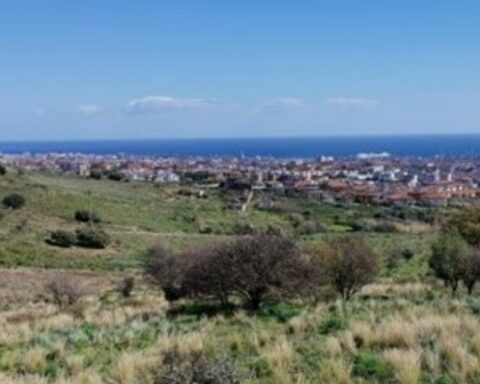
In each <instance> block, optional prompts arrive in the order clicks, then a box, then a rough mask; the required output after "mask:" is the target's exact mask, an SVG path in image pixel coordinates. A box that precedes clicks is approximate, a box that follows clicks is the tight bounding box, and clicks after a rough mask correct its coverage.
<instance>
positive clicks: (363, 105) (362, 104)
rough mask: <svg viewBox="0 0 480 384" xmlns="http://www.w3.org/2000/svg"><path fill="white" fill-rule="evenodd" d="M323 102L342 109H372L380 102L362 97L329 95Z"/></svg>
mask: <svg viewBox="0 0 480 384" xmlns="http://www.w3.org/2000/svg"><path fill="white" fill-rule="evenodd" d="M325 104H326V105H328V106H331V107H336V108H343V109H352V108H355V109H369V110H373V109H376V108H378V105H379V104H380V103H379V101H378V100H374V99H362V98H355V97H354V98H349V97H331V98H329V99H327V100H325Z"/></svg>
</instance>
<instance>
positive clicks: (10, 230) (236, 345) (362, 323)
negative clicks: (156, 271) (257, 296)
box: [0, 173, 480, 384]
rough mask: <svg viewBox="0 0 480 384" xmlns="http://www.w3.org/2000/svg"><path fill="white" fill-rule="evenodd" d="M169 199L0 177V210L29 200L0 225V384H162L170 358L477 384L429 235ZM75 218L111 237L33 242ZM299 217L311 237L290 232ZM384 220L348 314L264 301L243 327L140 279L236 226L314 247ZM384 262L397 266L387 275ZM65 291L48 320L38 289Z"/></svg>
mask: <svg viewBox="0 0 480 384" xmlns="http://www.w3.org/2000/svg"><path fill="white" fill-rule="evenodd" d="M181 188H182V187H179V186H154V185H151V184H147V183H133V182H131V183H125V182H114V181H108V180H89V179H82V178H77V177H73V176H72V177H59V176H54V175H45V174H40V173H26V174H22V175H13V174H9V175H7V176H4V177H2V178H0V196H3V195H6V194H8V193H11V192H18V193H20V194H22V195H24V196H25V198H26V201H27V203H26V205H25V206H24V207H23V208H21V209H19V210H3V211H2V214H3V216H2V219H1V220H0V265H1V269H0V383H5V384H10V383H12V384H13V383H15V384H17V383H32V384H33V383H35V384H40V383H42V384H43V383H76V384H100V383H118V384H130V383H132V384H137V383H138V384H143V383H145V384H148V383H151V384H156V383H162V384H163V383H167V381H159V380H160V379H159V376H158V372H160V371H161V370H162V369H163V368H164V367H165V365H166V364H167V362H166V359H165V356H168V353H169V352H171V351H172V350H174V351H177V352H179V353H181V354H183V355H186V356H188V355H195V354H196V353H198V354H200V353H201V355H202V356H204V357H205V359H206V360H207V361H208V362H209V363H210V364H213V365H215V364H217V366H222V364H224V365H225V364H227V363H225V362H228V365H229V366H233V368H234V370H235V371H236V372H237V374H238V376H239V377H240V380H241V381H240V382H242V383H249V384H254V383H255V384H275V383H280V384H282V383H332V384H336V383H339V384H341V383H379V384H380V383H400V384H416V383H425V384H426V383H432V384H447V383H478V382H480V319H479V315H480V301H479V300H478V299H477V297H476V295H475V294H474V295H473V296H467V295H466V293H465V292H464V290H463V289H462V290H460V291H459V292H457V293H456V294H454V295H452V294H450V293H449V292H448V291H447V290H446V289H445V288H444V287H443V286H442V284H441V283H439V281H437V280H436V279H434V278H433V277H431V276H430V274H429V273H428V267H427V261H426V260H427V257H428V255H429V252H430V243H431V241H432V239H433V237H434V236H435V233H436V231H437V228H436V227H435V226H433V225H430V224H426V223H425V222H424V221H420V220H418V219H416V216H415V215H414V214H413V213H412V212H407V214H408V215H407V218H405V217H404V218H402V219H395V218H394V216H393V215H392V212H391V211H390V210H388V209H386V208H382V211H381V212H380V211H379V210H380V208H378V207H370V206H362V205H355V204H342V205H336V206H334V205H328V204H322V203H316V202H312V201H307V200H303V199H289V200H288V201H290V203H291V204H294V207H292V206H289V208H288V209H281V210H280V209H275V210H264V209H262V210H261V209H256V208H254V207H253V206H252V207H251V208H249V209H248V210H247V211H246V212H238V211H235V210H232V209H229V208H228V202H227V201H226V198H225V196H223V195H222V194H221V193H220V192H219V191H207V195H208V197H207V198H198V197H195V196H185V195H184V194H179V193H178V192H179V190H180V189H181ZM263 198H265V196H262V195H260V196H256V199H257V200H260V199H263ZM280 201H281V202H284V200H283V199H280ZM292 202H293V203H292ZM79 209H93V210H94V211H95V212H96V213H98V214H99V216H100V217H101V219H102V222H101V224H100V225H101V226H102V228H103V229H104V230H105V231H106V232H108V233H109V234H110V235H111V236H112V239H113V242H112V244H111V245H109V246H108V247H107V248H106V249H102V250H91V249H85V248H80V247H72V248H65V249H64V248H59V247H53V246H51V245H48V244H47V243H46V242H45V239H47V238H48V236H49V233H50V231H52V230H57V229H70V230H74V229H76V228H79V227H81V226H85V225H86V224H81V223H78V222H76V221H75V220H74V212H75V211H76V210H79ZM299 215H301V216H302V220H307V219H308V220H309V221H313V222H315V223H321V224H322V228H323V229H322V230H321V231H315V233H308V234H307V233H298V227H299V226H298V220H299V219H300V218H299ZM387 216H388V218H389V220H391V221H392V222H394V223H395V225H396V227H397V230H396V231H395V232H391V231H390V232H388V233H387V232H381V231H373V232H372V231H368V232H364V233H362V236H364V237H365V238H366V240H367V241H368V243H369V244H370V245H371V246H372V247H373V248H374V249H375V250H376V251H377V252H378V253H379V254H381V256H382V259H383V268H382V273H381V275H380V277H379V278H377V279H376V281H375V282H374V283H372V284H370V285H367V286H365V287H364V288H363V290H362V291H361V292H360V293H359V294H358V295H356V296H355V297H354V298H353V299H352V300H350V301H348V302H345V301H341V300H339V299H338V298H337V297H333V296H325V297H323V298H320V299H317V300H313V299H312V300H302V301H300V300H285V301H273V302H268V303H266V304H265V305H264V306H262V307H261V308H260V310H259V311H257V312H255V313H251V312H249V311H246V310H243V309H239V310H236V311H234V312H224V311H220V310H219V308H217V307H216V306H215V305H213V304H212V303H209V302H205V303H203V302H191V301H188V300H185V301H182V302H180V303H176V304H174V305H173V306H172V305H170V304H169V303H167V302H166V301H165V300H164V298H163V295H162V293H161V292H160V291H159V290H156V289H154V288H153V287H151V286H150V285H148V284H147V283H146V282H145V281H144V278H143V276H142V271H141V268H140V267H141V265H142V261H143V258H144V256H145V254H146V251H147V249H148V248H149V247H151V246H152V245H153V244H156V243H162V244H164V245H166V246H168V247H171V248H174V249H178V250H181V249H185V248H188V247H192V246H195V245H198V244H202V243H209V242H221V241H225V240H228V239H229V238H230V237H231V236H232V234H234V233H236V232H237V231H239V228H240V229H241V228H244V227H245V226H246V225H250V226H254V227H255V228H263V229H267V228H282V229H284V230H285V231H287V232H288V233H290V234H292V235H295V236H296V238H297V240H298V242H300V243H304V244H306V243H317V242H321V241H323V240H324V239H325V238H326V237H330V236H336V235H337V234H338V233H341V232H344V231H346V230H349V229H351V228H352V223H355V222H356V221H357V220H360V219H365V218H366V219H369V220H374V219H375V218H377V219H378V217H387ZM205 228H208V230H205ZM398 250H400V251H404V250H409V251H410V253H411V256H410V257H405V258H401V259H400V260H396V262H395V263H394V265H392V263H391V259H392V254H394V253H395V251H398ZM126 277H133V278H134V279H135V280H134V281H135V286H134V289H133V292H132V295H131V296H130V297H124V296H122V295H121V293H120V290H119V286H120V285H121V284H122V282H123V281H124V279H125V278H126ZM65 278H66V279H68V280H69V281H75V282H78V284H80V285H82V290H83V292H84V295H83V297H82V298H81V299H80V300H79V301H78V302H76V303H74V304H72V305H65V306H60V305H58V304H56V303H54V302H53V301H52V300H51V298H50V297H49V295H48V292H47V290H46V287H47V286H48V284H49V282H51V281H52V280H55V279H57V280H58V279H65ZM186 367H187V366H184V368H185V369H187V368H186ZM171 383H173V381H172V382H171Z"/></svg>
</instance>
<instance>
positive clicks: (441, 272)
mask: <svg viewBox="0 0 480 384" xmlns="http://www.w3.org/2000/svg"><path fill="white" fill-rule="evenodd" d="M469 253H470V249H469V246H468V244H467V242H466V241H465V240H464V239H463V238H462V236H460V234H459V233H458V232H456V231H443V232H442V233H440V234H439V236H438V237H437V238H436V240H435V241H434V242H433V244H432V253H431V256H430V259H429V261H428V264H429V266H430V268H431V269H432V270H433V272H434V274H435V276H436V277H438V278H439V279H441V280H442V281H443V282H444V284H445V286H446V287H449V288H451V290H452V292H456V290H457V288H458V283H459V282H460V281H461V280H462V278H464V277H465V276H464V273H465V266H466V263H467V262H468V260H469Z"/></svg>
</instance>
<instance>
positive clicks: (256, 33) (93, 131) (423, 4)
mask: <svg viewBox="0 0 480 384" xmlns="http://www.w3.org/2000/svg"><path fill="white" fill-rule="evenodd" d="M479 107H480V2H479V1H477V0H470V1H467V0H330V1H321V0H316V1H314V0H298V1H294V0H242V1H233V0H231V1H228V0H136V1H132V0H82V1H65V0H63V1H60V0H57V1H53V0H42V1H34V0H30V1H26V0H3V1H2V2H1V4H0V140H42V139H43V140H52V139H55V140H71V139H111V138H113V139H124V138H172V137H175V138H177V137H178V138H183V137H252V136H296V135H299V136H321V135H352V134H353V135H357V134H407V133H414V134H420V133H421V134H428V133H457V132H458V133H460V132H462V133H472V132H475V133H480V112H479V111H480V108H479Z"/></svg>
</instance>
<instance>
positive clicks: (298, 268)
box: [146, 233, 307, 310]
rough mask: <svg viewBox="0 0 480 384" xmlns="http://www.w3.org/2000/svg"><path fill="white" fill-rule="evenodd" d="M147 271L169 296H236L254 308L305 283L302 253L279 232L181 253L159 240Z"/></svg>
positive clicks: (225, 301)
mask: <svg viewBox="0 0 480 384" xmlns="http://www.w3.org/2000/svg"><path fill="white" fill-rule="evenodd" d="M146 272H147V274H148V275H149V276H151V277H153V278H154V281H156V282H157V283H159V285H160V286H161V287H162V289H163V291H164V293H165V296H166V298H167V300H169V301H173V300H177V299H179V298H180V297H185V296H190V297H194V298H199V297H200V298H207V299H212V298H213V299H216V300H219V301H220V302H221V303H222V304H225V305H227V304H228V300H229V297H230V296H235V297H239V298H243V299H244V301H245V303H246V304H247V306H248V307H249V308H250V309H254V310H256V309H258V308H259V307H260V305H261V304H262V303H263V302H264V300H265V299H266V298H267V297H287V296H293V295H297V294H299V292H300V291H301V289H302V288H303V287H304V286H305V285H306V284H307V281H306V279H305V276H306V274H307V268H306V263H305V261H304V258H303V257H302V256H301V254H300V253H299V252H298V249H297V247H296V246H295V244H294V243H293V242H292V241H291V240H290V239H289V238H287V237H284V236H282V235H280V234H266V233H260V234H256V235H253V236H245V237H241V238H238V239H237V240H235V241H233V242H232V243H224V244H216V245H206V246H203V247H197V248H195V249H191V250H188V251H186V252H183V253H181V254H177V255H175V254H173V253H172V252H170V251H168V250H166V249H165V248H163V247H161V246H157V247H155V248H153V249H152V250H150V252H149V255H148V257H147V263H146Z"/></svg>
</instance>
